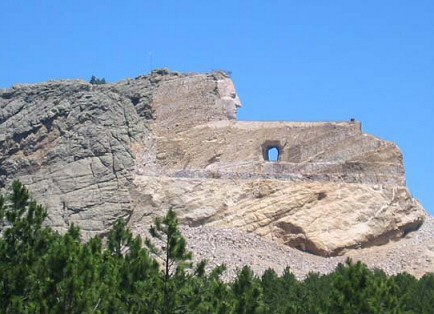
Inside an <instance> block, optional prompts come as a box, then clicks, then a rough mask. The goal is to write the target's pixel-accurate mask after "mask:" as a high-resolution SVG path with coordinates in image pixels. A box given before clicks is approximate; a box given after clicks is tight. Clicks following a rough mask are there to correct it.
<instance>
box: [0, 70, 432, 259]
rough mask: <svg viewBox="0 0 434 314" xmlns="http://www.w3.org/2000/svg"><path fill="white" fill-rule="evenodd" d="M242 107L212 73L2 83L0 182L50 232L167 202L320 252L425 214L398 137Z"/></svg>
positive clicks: (391, 233) (376, 236) (154, 211)
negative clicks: (26, 199) (246, 114)
mask: <svg viewBox="0 0 434 314" xmlns="http://www.w3.org/2000/svg"><path fill="white" fill-rule="evenodd" d="M239 107H241V102H240V99H239V98H238V96H237V94H236V91H235V88H234V86H233V83H232V81H231V80H230V78H229V77H228V76H227V75H225V74H223V73H219V72H217V73H212V74H188V75H185V74H179V73H172V72H168V71H166V70H164V71H162V70H159V71H154V72H153V73H152V74H151V75H149V76H142V77H138V78H136V79H134V80H131V79H129V80H125V81H122V82H119V83H116V84H106V85H98V86H96V85H90V84H88V83H86V82H83V81H61V82H47V83H42V84H36V85H19V86H15V87H13V88H11V89H9V90H6V91H2V92H0V187H5V186H6V185H7V183H8V181H10V180H12V179H15V178H19V179H21V180H22V181H23V182H24V183H25V184H27V185H28V186H29V188H30V190H31V191H32V192H33V193H34V195H35V197H36V198H37V199H38V200H39V201H41V202H42V203H44V204H45V205H46V206H47V207H48V209H49V215H50V220H51V224H52V225H53V226H54V227H56V228H59V229H64V228H67V227H68V225H70V224H71V223H75V224H77V225H79V226H80V227H82V228H83V230H84V233H85V234H86V235H92V234H94V233H101V232H105V231H107V229H108V228H109V227H110V225H111V224H112V222H113V221H114V220H115V219H117V218H118V217H124V218H126V219H127V220H128V223H129V225H130V226H131V227H133V228H135V229H137V228H142V227H143V225H147V224H149V223H150V221H151V219H152V218H153V217H155V216H157V215H161V214H162V213H163V212H164V211H165V210H166V209H167V208H168V207H173V208H175V209H176V210H177V211H178V213H179V214H180V217H181V218H182V219H183V221H184V222H185V223H188V224H190V225H192V226H196V225H200V224H209V225H212V226H214V227H220V228H237V229H239V230H241V231H246V232H255V233H257V234H259V235H261V236H263V237H266V238H268V239H271V240H273V241H276V242H279V243H283V244H286V245H289V246H293V247H297V248H299V249H301V250H307V251H309V252H312V253H315V254H320V255H324V256H328V255H336V254H342V253H343V252H345V250H348V249H353V248H360V247H369V246H371V245H377V244H382V243H385V242H387V241H389V240H391V239H397V238H400V237H402V236H403V235H404V234H406V233H407V232H409V231H412V230H415V229H417V228H418V227H419V226H420V225H421V224H422V223H423V220H424V217H425V213H424V210H423V208H422V207H421V205H420V204H419V203H418V202H417V201H416V200H414V199H413V198H412V196H411V194H410V192H409V191H408V190H407V188H406V186H405V170H404V165H403V158H402V154H401V152H400V150H399V148H398V147H397V146H396V145H395V144H393V143H389V142H386V141H383V140H380V139H378V138H375V137H373V136H371V135H367V134H364V133H363V132H362V127H361V124H360V123H359V122H339V123H338V122H336V123H291V122H239V121H236V113H237V110H238V108H239ZM271 147H276V148H277V149H278V150H279V153H280V154H279V160H278V161H277V162H271V161H269V160H267V159H268V149H269V148H271Z"/></svg>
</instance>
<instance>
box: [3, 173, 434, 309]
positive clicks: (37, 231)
mask: <svg viewBox="0 0 434 314" xmlns="http://www.w3.org/2000/svg"><path fill="white" fill-rule="evenodd" d="M46 218H47V213H46V210H45V209H44V208H43V207H42V206H41V205H39V204H37V203H36V202H35V201H34V200H32V199H31V197H30V196H29V192H28V191H27V189H26V188H25V187H24V186H23V185H22V184H21V183H19V182H18V181H15V182H14V183H13V185H12V191H11V193H10V194H8V195H7V196H4V197H3V196H0V231H1V234H2V237H1V239H0V293H1V294H0V313H23V314H24V313H165V314H171V313H245V314H250V313H252V314H253V313H273V314H275V313H282V314H284V313H285V314H286V313H333V314H336V313H381V314H383V313H417V314H422V313H434V274H432V273H431V274H428V275H425V276H424V277H422V278H421V279H419V280H417V279H416V278H414V277H413V276H411V275H409V274H406V273H403V274H399V275H396V276H392V277H388V276H386V275H385V273H384V272H382V271H379V270H373V271H372V270H369V269H368V268H367V267H366V266H365V265H364V264H362V263H360V262H358V263H352V262H351V261H350V260H348V261H347V263H346V264H345V265H339V266H338V267H337V269H336V270H335V271H334V272H333V273H331V274H329V275H318V274H314V273H312V274H309V275H308V277H307V278H306V279H305V280H304V281H297V280H296V278H295V277H294V275H293V274H292V273H291V271H290V270H289V269H286V270H285V272H284V273H283V274H282V275H281V276H279V275H277V274H276V273H275V272H274V271H273V270H271V269H270V270H268V271H266V272H265V273H264V274H263V275H262V277H257V276H255V275H254V274H253V272H252V270H251V269H250V268H249V267H247V266H246V267H244V268H243V269H242V270H240V271H239V273H238V276H237V278H236V279H235V281H234V282H231V283H225V282H223V281H222V280H221V279H220V275H221V274H222V272H223V271H224V267H223V266H221V267H217V268H216V269H214V270H212V271H211V272H205V266H206V265H205V262H201V263H199V264H196V265H193V264H192V262H191V253H190V252H188V250H187V248H186V241H185V239H184V238H183V237H182V235H181V233H180V232H179V228H178V222H177V219H176V216H175V214H174V212H173V211H169V212H168V213H167V215H166V216H165V217H163V218H162V219H157V220H156V221H155V225H154V226H153V227H152V228H151V230H150V233H151V235H152V238H151V239H147V240H145V241H142V239H141V238H140V237H138V236H137V237H133V235H132V234H131V232H130V231H129V230H128V229H127V228H126V226H125V223H124V222H123V221H122V220H119V221H117V222H116V223H115V224H114V227H113V228H112V230H111V231H110V232H109V234H108V236H107V237H106V240H102V239H101V238H100V237H94V238H92V239H90V240H89V241H87V242H82V241H81V238H80V230H79V229H78V228H76V227H74V226H71V227H70V228H69V230H68V232H67V233H66V234H63V235H62V234H59V233H57V232H55V231H53V230H52V229H50V228H49V227H44V225H43V222H44V220H45V219H46Z"/></svg>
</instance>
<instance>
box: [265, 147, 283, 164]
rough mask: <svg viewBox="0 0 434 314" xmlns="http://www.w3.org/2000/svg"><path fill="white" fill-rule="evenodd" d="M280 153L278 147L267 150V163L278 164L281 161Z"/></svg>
mask: <svg viewBox="0 0 434 314" xmlns="http://www.w3.org/2000/svg"><path fill="white" fill-rule="evenodd" d="M279 155H280V151H279V148H278V147H275V146H274V147H270V148H268V150H267V161H272V162H276V161H279V157H280V156H279Z"/></svg>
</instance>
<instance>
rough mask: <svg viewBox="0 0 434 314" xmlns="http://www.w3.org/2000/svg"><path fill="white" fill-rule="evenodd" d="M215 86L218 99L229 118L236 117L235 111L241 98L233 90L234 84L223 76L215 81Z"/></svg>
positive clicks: (239, 105) (233, 118)
mask: <svg viewBox="0 0 434 314" xmlns="http://www.w3.org/2000/svg"><path fill="white" fill-rule="evenodd" d="M217 88H218V91H219V94H220V101H221V103H222V106H223V108H224V110H225V111H226V114H227V117H228V119H229V120H236V119H237V111H238V108H240V107H241V106H242V105H241V100H240V98H239V97H238V95H237V92H236V91H235V86H234V84H233V83H232V80H231V79H229V78H223V79H220V80H218V81H217Z"/></svg>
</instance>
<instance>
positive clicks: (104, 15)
mask: <svg viewBox="0 0 434 314" xmlns="http://www.w3.org/2000/svg"><path fill="white" fill-rule="evenodd" d="M0 30H1V45H0V87H1V88H7V87H10V86H11V85H13V84H17V83H34V82H41V81H46V80H51V79H65V78H82V79H85V80H89V78H90V76H91V75H93V74H94V75H96V76H97V77H104V78H106V79H107V80H108V81H110V82H115V81H118V80H121V79H124V78H128V77H135V76H137V75H140V74H145V73H148V72H149V71H150V69H151V68H161V67H168V68H170V69H171V70H176V71H183V72H206V71H211V70H215V69H223V70H227V71H231V72H232V77H233V80H234V82H235V85H236V87H237V90H238V93H239V95H240V97H241V100H242V102H243V104H244V108H243V109H242V110H240V112H239V118H240V119H241V120H288V121H336V120H337V121H340V120H349V119H350V118H356V119H357V120H360V121H362V123H363V129H364V131H365V132H367V133H370V134H373V135H376V136H378V137H380V138H382V139H386V140H390V141H393V142H395V143H397V144H398V145H399V147H400V148H401V149H402V151H403V153H404V159H405V164H406V169H407V181H408V185H409V187H410V189H411V191H412V192H413V194H414V196H415V197H416V198H418V199H419V200H420V201H421V202H422V204H423V205H424V207H425V208H426V209H428V210H429V211H430V212H431V213H434V189H433V186H434V183H433V182H434V179H433V178H432V177H433V175H434V123H433V119H434V1H432V0H426V1H422V0H414V1H398V0H394V1H389V0H383V1H371V0H363V1H361V0H360V1H357V0H353V1H319V0H317V1H310V0H306V1H277V0H268V1H252V0H251V1H234V0H233V1H226V0H219V1H199V0H197V1H182V0H178V1H163V0H159V1H146V0H141V1H129V0H124V1H99V0H93V1H83V0H75V1H70V0H64V1H58V0H56V1H51V0H45V1H44V0H40V1H37V0H25V1H24V0H3V1H1V2H0Z"/></svg>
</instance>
